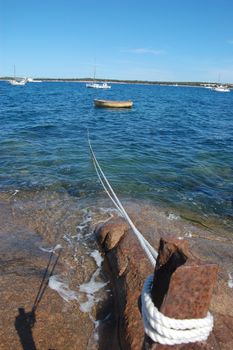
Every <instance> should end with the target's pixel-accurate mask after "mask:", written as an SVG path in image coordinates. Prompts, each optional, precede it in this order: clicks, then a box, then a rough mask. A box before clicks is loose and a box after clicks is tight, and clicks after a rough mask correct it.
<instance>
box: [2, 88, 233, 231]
mask: <svg viewBox="0 0 233 350" xmlns="http://www.w3.org/2000/svg"><path fill="white" fill-rule="evenodd" d="M94 98H101V99H117V100H125V99H131V100H133V102H134V105H133V108H132V109H119V110H117V109H116V110H115V109H101V108H95V107H94V105H93V99H94ZM0 115H1V124H0V165H1V166H0V191H1V192H9V193H13V192H14V191H15V190H18V191H21V190H23V191H35V190H36V191H40V190H41V191H42V190H43V191H55V192H66V193H69V194H70V195H72V196H74V197H77V198H93V199H94V198H96V197H98V196H99V197H101V196H103V190H102V188H101V186H100V184H99V182H98V179H97V176H96V174H95V171H94V168H93V165H92V162H91V157H90V153H89V148H88V142H87V130H89V133H90V138H91V142H92V146H93V148H94V151H95V153H96V156H97V158H98V160H99V162H100V164H101V165H102V167H103V170H104V172H105V173H106V175H107V177H108V179H109V180H110V182H111V184H112V185H113V188H114V189H115V191H116V192H117V194H118V195H119V197H120V198H130V199H134V198H135V199H143V200H150V201H152V202H153V203H154V204H155V205H156V206H161V207H165V208H171V209H173V210H176V211H177V213H179V214H180V215H181V216H183V217H186V218H187V219H190V220H194V221H197V222H199V223H202V224H203V225H206V226H211V224H210V223H211V222H214V223H215V225H217V226H218V227H223V228H224V229H226V230H227V231H230V232H231V230H232V223H233V156H232V152H233V91H231V92H230V93H218V92H215V91H212V90H209V89H205V88H195V87H181V86H178V87H175V86H159V85H139V84H138V85H137V84H112V89H110V90H103V91H101V90H97V89H87V88H86V86H85V84H84V83H72V82H42V83H28V84H26V85H25V86H11V85H9V84H7V82H0Z"/></svg>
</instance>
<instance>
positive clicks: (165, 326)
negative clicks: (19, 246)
mask: <svg viewBox="0 0 233 350" xmlns="http://www.w3.org/2000/svg"><path fill="white" fill-rule="evenodd" d="M88 143H89V148H90V152H91V155H92V160H93V164H94V167H95V171H96V173H97V175H98V178H99V180H100V182H101V184H102V186H103V188H104V190H105V192H106V193H107V195H108V196H109V198H110V199H111V201H112V202H113V204H114V205H115V207H116V208H117V209H118V211H119V213H120V214H121V216H123V217H124V218H125V219H126V221H127V222H128V224H129V225H130V227H131V228H132V230H133V233H134V234H135V235H136V237H137V238H138V240H139V243H140V245H141V247H142V249H143V250H144V252H145V253H146V255H147V257H148V259H149V260H150V262H151V264H152V266H153V267H155V264H156V259H157V256H158V253H157V251H156V250H155V249H154V248H153V247H152V246H151V245H150V243H149V242H148V241H147V240H146V239H145V238H144V237H143V235H142V234H141V232H140V231H139V230H138V229H137V228H136V227H135V225H134V223H133V222H132V220H131V219H130V217H129V216H128V214H127V212H126V211H125V209H124V207H123V205H122V204H121V202H120V200H119V199H118V197H117V195H116V194H115V192H114V190H113V189H112V187H111V185H110V183H109V181H108V179H107V178H106V176H105V174H104V172H103V170H102V168H101V166H100V165H99V162H98V160H97V159H96V156H95V153H94V151H93V149H92V146H91V142H90V139H89V135H88ZM152 282H153V275H151V276H149V277H148V278H147V279H146V281H145V283H144V286H143V290H142V294H141V301H142V317H143V322H144V330H145V333H146V334H147V335H148V336H149V337H150V338H151V339H152V340H153V341H154V342H157V343H160V344H167V345H175V344H182V343H184V344H185V343H186V344H187V343H193V342H197V341H205V340H206V339H207V338H208V336H209V334H210V332H211V331H212V329H213V316H212V315H211V314H210V313H209V312H208V314H207V316H206V317H204V318H202V319H185V320H178V319H174V318H169V317H167V316H164V315H163V314H162V313H161V312H159V311H158V309H157V308H156V307H155V306H154V304H153V302H152V300H151V286H152Z"/></svg>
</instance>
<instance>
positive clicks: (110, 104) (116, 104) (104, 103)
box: [94, 100, 133, 108]
mask: <svg viewBox="0 0 233 350" xmlns="http://www.w3.org/2000/svg"><path fill="white" fill-rule="evenodd" d="M94 103H95V106H96V107H104V108H131V107H132V105H133V102H132V101H130V100H129V101H112V100H94Z"/></svg>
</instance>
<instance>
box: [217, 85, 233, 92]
mask: <svg viewBox="0 0 233 350" xmlns="http://www.w3.org/2000/svg"><path fill="white" fill-rule="evenodd" d="M213 90H214V91H218V92H230V89H228V88H226V87H224V86H217V87H215V88H213Z"/></svg>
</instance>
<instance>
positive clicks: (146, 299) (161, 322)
mask: <svg viewBox="0 0 233 350" xmlns="http://www.w3.org/2000/svg"><path fill="white" fill-rule="evenodd" d="M152 283H153V275H151V276H149V277H148V278H147V279H146V281H145V283H144V286H143V290H142V294H141V301H142V315H143V321H144V329H145V333H146V334H147V335H148V336H149V337H150V338H151V339H152V340H153V341H155V342H158V343H160V344H168V345H174V344H182V343H184V344H185V343H192V342H197V341H205V340H206V339H207V338H208V336H209V334H210V332H211V331H212V329H213V316H212V315H211V314H210V313H209V312H208V314H207V316H206V317H205V318H199V319H188V320H187V319H185V320H181V319H179V320H178V319H174V318H170V317H167V316H164V315H163V314H162V313H161V312H159V311H158V309H157V308H156V307H155V306H154V304H153V302H152V300H151V287H152Z"/></svg>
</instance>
